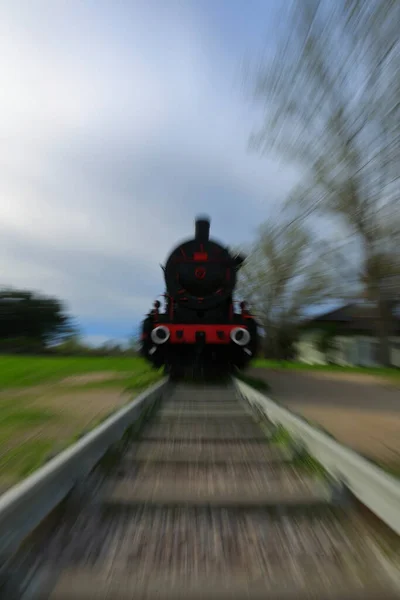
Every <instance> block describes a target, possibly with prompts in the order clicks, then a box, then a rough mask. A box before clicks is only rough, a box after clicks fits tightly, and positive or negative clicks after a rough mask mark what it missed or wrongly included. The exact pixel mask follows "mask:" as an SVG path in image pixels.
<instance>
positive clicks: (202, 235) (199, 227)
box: [195, 217, 210, 243]
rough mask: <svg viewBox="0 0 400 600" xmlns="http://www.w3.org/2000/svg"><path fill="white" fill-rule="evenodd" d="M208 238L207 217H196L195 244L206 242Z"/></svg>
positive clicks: (208, 220)
mask: <svg viewBox="0 0 400 600" xmlns="http://www.w3.org/2000/svg"><path fill="white" fill-rule="evenodd" d="M209 238H210V219H209V218H208V217H197V218H196V222H195V239H196V242H201V243H204V242H208V240H209Z"/></svg>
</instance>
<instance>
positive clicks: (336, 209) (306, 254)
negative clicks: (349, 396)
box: [241, 0, 400, 365]
mask: <svg viewBox="0 0 400 600" xmlns="http://www.w3.org/2000/svg"><path fill="white" fill-rule="evenodd" d="M283 12H284V8H283V7H282V13H283ZM281 20H282V22H283V28H282V31H279V33H278V36H277V38H276V44H275V52H274V53H273V54H271V55H269V57H268V58H267V59H266V58H265V57H264V58H263V59H262V60H261V61H257V65H256V66H255V67H254V68H252V67H250V68H249V69H248V71H247V73H246V81H245V85H246V90H250V94H251V97H252V99H253V101H254V102H255V105H256V106H257V107H260V108H261V113H262V115H263V116H262V120H261V124H260V125H259V126H258V127H256V129H255V131H254V132H253V133H252V135H251V137H250V141H251V146H252V148H253V150H255V151H256V152H258V153H260V154H263V155H264V154H266V153H268V155H269V156H275V157H279V158H282V159H284V160H286V161H288V162H291V163H292V164H294V165H296V166H297V167H299V170H301V172H302V173H303V176H302V178H301V181H300V183H299V185H298V186H297V187H296V189H295V190H293V192H292V193H291V195H290V197H289V198H287V201H286V202H285V204H284V206H283V208H282V210H280V211H279V213H277V214H276V215H275V216H274V217H273V218H272V220H271V221H270V222H269V223H268V225H266V226H263V227H262V228H261V229H260V232H259V236H258V238H257V240H256V242H255V243H254V244H253V245H252V246H251V248H249V258H248V260H247V262H246V265H245V268H244V269H243V272H242V276H241V277H242V279H241V287H242V289H243V291H244V292H245V293H247V295H248V297H249V299H250V301H251V303H252V305H253V307H254V308H255V309H256V312H257V314H258V316H259V318H260V320H261V323H262V326H263V328H264V329H265V330H267V331H268V332H269V333H270V335H269V336H268V338H266V342H265V343H266V346H267V347H266V348H265V352H266V354H267V355H268V354H272V355H282V354H285V352H290V343H289V342H290V339H292V338H293V332H295V331H296V329H297V327H298V324H299V320H301V316H302V315H304V309H305V308H309V307H310V306H313V305H316V304H321V302H322V301H324V300H327V299H335V300H350V299H356V298H360V297H363V298H367V299H368V300H370V301H371V302H372V303H373V306H374V307H375V308H374V310H375V318H374V322H375V325H376V336H377V338H378V340H379V346H380V362H381V363H382V364H385V365H388V364H390V346H389V337H390V332H391V330H392V324H393V319H394V314H395V311H396V308H398V306H399V299H400V252H399V248H400V200H399V178H400V174H399V169H398V165H399V164H400V163H399V159H400V77H399V73H400V38H399V36H398V23H399V22H400V3H399V2H397V1H396V0H386V1H385V2H378V1H376V0H335V2H330V1H329V0H301V1H297V2H294V3H290V7H289V5H287V11H286V15H285V18H282V19H281ZM291 332H292V333H291Z"/></svg>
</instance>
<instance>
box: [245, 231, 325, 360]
mask: <svg viewBox="0 0 400 600" xmlns="http://www.w3.org/2000/svg"><path fill="white" fill-rule="evenodd" d="M249 250H250V251H249V253H248V256H247V258H246V261H245V263H244V265H243V267H242V268H241V270H240V271H239V279H238V285H237V294H238V296H241V297H244V298H245V299H246V300H247V302H248V303H249V304H250V306H251V308H252V310H253V312H254V314H255V316H256V317H257V319H258V321H259V323H260V325H261V327H262V329H263V330H264V334H265V347H264V353H265V354H269V355H272V356H275V357H277V358H284V356H282V353H283V352H284V350H285V349H284V348H283V347H282V346H284V345H285V344H288V345H290V342H291V341H294V339H295V331H296V328H297V326H298V323H299V319H300V318H301V317H302V316H303V314H304V311H305V310H306V309H308V308H310V307H311V306H313V305H315V304H321V302H323V301H324V299H327V298H332V297H333V296H334V294H335V292H337V288H336V286H334V285H333V277H332V271H331V269H330V268H329V263H328V262H327V261H326V260H325V259H324V257H323V256H322V255H321V253H320V252H318V248H317V246H316V245H315V240H314V236H313V233H312V231H310V230H309V229H308V228H307V227H306V226H305V224H304V223H290V222H289V223H282V222H280V221H277V222H275V223H267V224H265V225H263V226H262V227H261V228H260V230H259V233H258V237H257V239H256V241H255V243H254V245H253V247H252V248H250V249H249Z"/></svg>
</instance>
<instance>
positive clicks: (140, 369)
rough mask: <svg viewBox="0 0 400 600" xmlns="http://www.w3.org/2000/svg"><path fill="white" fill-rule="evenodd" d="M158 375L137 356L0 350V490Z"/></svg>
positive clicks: (138, 391)
mask: <svg viewBox="0 0 400 600" xmlns="http://www.w3.org/2000/svg"><path fill="white" fill-rule="evenodd" d="M161 377H162V373H161V371H157V370H153V369H151V368H150V367H149V365H148V364H147V363H146V361H144V360H143V359H141V358H128V357H121V358H119V357H117V358H114V357H113V358H103V357H94V358H93V357H77V358H70V357H27V356H26V357H25V356H0V492H1V490H4V489H7V488H8V487H9V486H10V485H12V484H14V483H16V482H17V481H19V480H20V479H21V478H23V477H25V476H26V475H28V474H29V473H31V472H32V471H34V470H36V469H37V468H38V467H39V466H40V465H42V464H43V463H44V462H46V461H47V460H48V459H49V458H50V457H51V456H53V455H54V454H57V453H58V452H60V451H61V450H63V449H64V448H66V447H67V446H69V445H70V444H71V443H73V442H74V441H75V440H76V439H77V438H78V437H80V436H81V435H82V434H83V433H85V432H87V431H89V430H90V429H92V428H93V427H95V426H96V425H98V423H100V422H101V421H103V420H104V419H105V418H107V417H108V416H109V415H110V414H112V413H113V412H115V411H116V410H118V408H120V407H121V406H122V405H123V404H126V403H127V402H129V401H130V400H131V399H132V398H134V396H135V395H137V394H138V393H140V392H141V391H143V390H144V389H145V388H147V387H148V386H150V385H152V384H154V383H156V382H157V381H158V380H159V379H161Z"/></svg>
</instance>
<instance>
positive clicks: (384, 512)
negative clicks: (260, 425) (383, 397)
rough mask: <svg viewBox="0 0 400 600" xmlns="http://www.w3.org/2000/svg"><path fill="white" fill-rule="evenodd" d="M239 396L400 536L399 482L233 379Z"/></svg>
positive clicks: (249, 387)
mask: <svg viewBox="0 0 400 600" xmlns="http://www.w3.org/2000/svg"><path fill="white" fill-rule="evenodd" d="M233 382H234V385H235V387H236V390H237V392H238V393H239V394H240V396H241V397H242V398H243V399H245V400H246V401H247V402H249V403H250V404H251V405H253V406H257V407H258V409H259V410H260V411H262V413H264V414H265V415H266V416H267V417H268V419H269V420H270V421H272V422H273V423H275V424H280V425H282V427H284V428H285V429H286V430H287V431H288V433H289V434H290V435H291V436H292V437H293V438H294V440H295V441H297V443H299V445H301V446H303V447H305V448H306V449H307V451H308V452H309V454H311V455H312V456H313V457H314V458H315V459H316V460H318V461H319V462H320V463H321V465H322V466H323V467H324V468H325V469H326V470H327V471H328V472H329V473H330V474H331V476H332V477H334V478H335V479H336V480H338V481H339V482H340V483H341V484H343V485H344V486H346V488H348V489H349V490H350V491H351V492H352V494H354V496H355V497H356V498H358V500H359V501H360V502H361V503H362V504H364V505H365V506H367V507H368V508H369V509H370V510H371V511H372V512H373V513H375V514H376V515H377V516H378V517H379V518H380V519H381V520H382V521H384V522H385V523H386V524H387V525H388V526H389V527H390V528H391V529H393V530H394V531H395V532H396V533H397V534H399V535H400V481H399V480H397V479H396V478H395V477H392V476H391V475H389V474H387V473H386V472H385V471H383V469H380V468H379V467H377V466H376V465H374V464H373V463H371V462H369V461H368V460H367V459H365V458H363V457H362V456H360V455H359V454H357V453H356V452H354V451H353V450H351V449H350V448H347V447H345V446H343V445H342V444H340V443H339V442H337V441H336V440H334V439H333V438H331V437H329V435H326V434H325V433H323V432H322V431H319V430H318V429H315V428H314V427H312V426H311V425H309V424H308V423H307V422H305V421H304V420H302V419H301V418H300V417H298V416H296V415H295V414H293V413H292V412H290V411H289V410H288V409H286V408H284V407H283V406H279V405H278V404H276V403H275V402H273V401H272V400H271V399H270V398H268V397H267V396H265V395H264V394H262V393H260V392H258V391H257V390H255V389H254V388H252V387H251V386H249V385H248V384H246V383H244V382H243V381H241V380H239V379H237V378H233Z"/></svg>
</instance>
